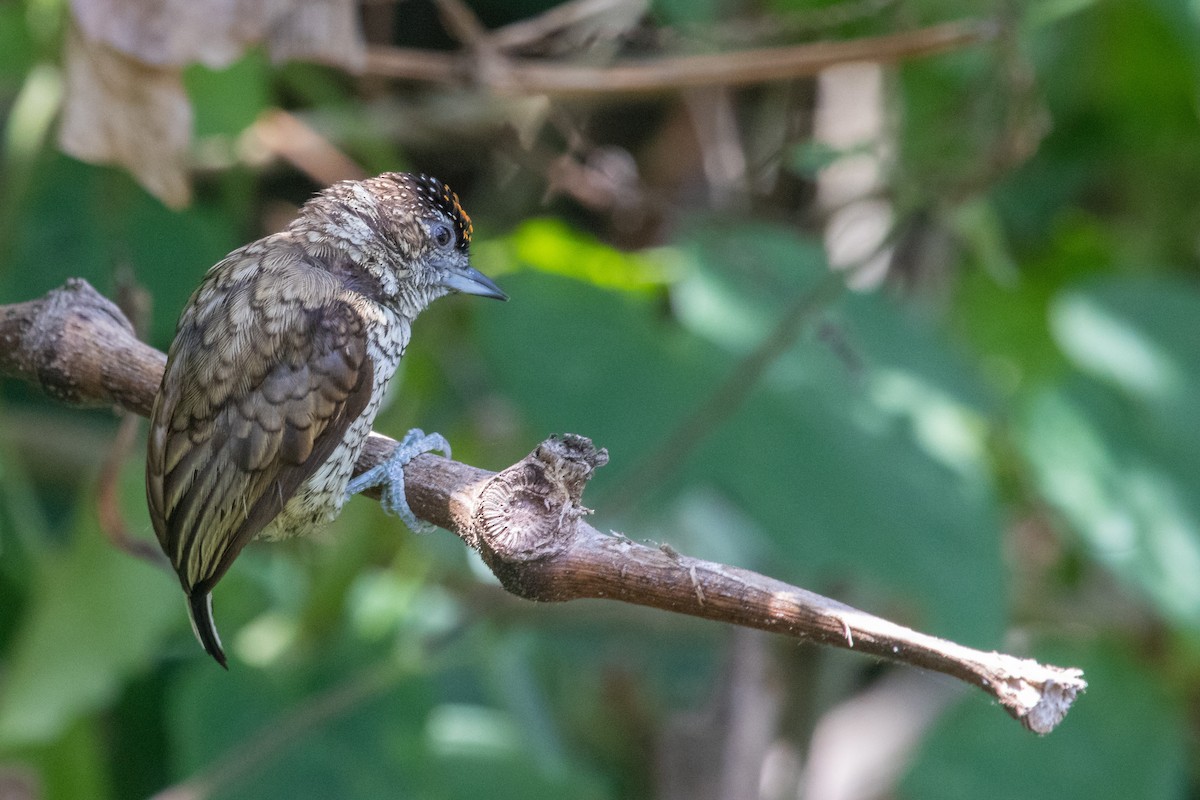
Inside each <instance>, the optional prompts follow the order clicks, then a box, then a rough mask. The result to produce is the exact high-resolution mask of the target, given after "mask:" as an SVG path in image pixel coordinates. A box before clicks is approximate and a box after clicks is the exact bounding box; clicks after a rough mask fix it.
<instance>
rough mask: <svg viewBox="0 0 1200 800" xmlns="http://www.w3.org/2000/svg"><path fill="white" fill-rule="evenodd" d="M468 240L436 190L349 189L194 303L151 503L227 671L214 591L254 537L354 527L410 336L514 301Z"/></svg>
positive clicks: (409, 181)
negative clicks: (464, 296)
mask: <svg viewBox="0 0 1200 800" xmlns="http://www.w3.org/2000/svg"><path fill="white" fill-rule="evenodd" d="M470 237H471V223H470V219H469V218H468V217H467V215H466V214H465V213H464V212H463V211H462V208H461V206H460V205H459V204H458V198H457V197H456V196H455V195H454V194H453V193H452V192H450V190H449V189H447V188H446V186H445V185H444V184H442V183H441V182H440V181H437V180H436V179H433V178H428V177H426V176H414V175H407V174H401V173H387V174H384V175H380V176H379V177H376V178H371V179H369V180H366V181H346V182H343V183H339V184H335V185H334V186H331V187H330V188H329V189H326V190H325V191H324V192H322V193H320V194H318V195H317V196H316V197H314V198H313V199H312V200H310V201H309V202H308V203H306V204H305V206H304V207H303V208H302V209H301V210H300V214H299V216H298V217H297V219H296V221H295V222H293V223H292V224H291V225H290V226H289V227H288V229H287V230H285V231H282V232H280V233H276V234H273V235H271V236H268V237H266V238H264V239H260V240H259V241H257V242H254V243H252V244H249V245H246V246H245V247H242V248H241V249H239V250H235V251H234V252H233V253H231V254H230V255H229V256H228V257H226V258H225V259H224V260H223V261H221V262H220V263H219V264H217V265H216V266H214V267H213V268H212V269H211V270H209V272H208V274H207V275H206V276H205V278H204V281H203V282H202V283H201V285H200V287H199V289H197V290H196V292H195V293H194V294H193V295H192V297H191V299H190V300H189V301H188V304H187V306H186V308H185V309H184V311H183V314H182V316H181V317H180V320H179V326H178V330H177V333H176V337H175V341H174V343H173V344H172V345H171V349H170V352H169V354H168V358H167V367H166V372H165V373H164V375H163V382H162V386H161V388H160V390H159V394H158V397H157V398H156V401H155V404H154V410H153V412H152V415H151V425H150V441H149V449H148V455H147V464H146V495H147V499H148V502H149V507H150V518H151V520H152V522H153V524H154V530H155V533H156V534H157V535H158V541H159V543H160V544H161V545H162V548H163V551H164V552H165V553H166V554H167V556H168V557H169V558H170V560H171V563H172V564H173V565H174V567H175V570H176V572H177V573H178V575H179V581H180V583H181V584H182V586H183V589H184V592H185V593H186V594H187V596H188V599H189V612H190V614H191V618H192V624H193V628H194V629H195V631H196V635H197V638H199V639H200V642H201V644H202V645H203V646H204V648H205V650H207V651H208V652H209V653H210V654H211V655H212V656H213V657H214V658H216V659H217V661H218V662H220V663H221V664H222V665H224V664H225V656H224V653H223V652H222V650H221V646H220V640H219V639H218V637H217V633H216V628H215V626H214V625H213V622H212V613H211V595H210V593H211V591H212V588H213V586H215V585H216V583H217V582H218V581H219V580H220V579H221V577H222V576H223V575H224V574H225V572H226V571H227V570H228V569H229V566H230V565H231V564H232V563H233V561H234V559H235V558H237V555H238V553H239V552H241V550H242V548H243V547H244V546H245V545H246V544H247V543H248V542H249V541H250V540H251V539H253V538H255V537H256V536H260V535H265V536H270V537H277V536H288V535H294V534H299V533H305V532H308V531H310V530H312V529H313V528H316V527H319V526H320V525H322V524H324V523H326V522H328V521H329V520H331V519H333V517H335V516H336V515H337V513H338V512H339V511H340V510H341V507H342V504H343V502H344V500H345V494H346V484H347V481H348V480H349V478H350V475H351V472H352V471H353V468H354V464H355V462H356V461H357V459H358V456H359V453H360V452H361V450H362V446H363V443H364V442H365V440H366V437H367V435H368V434H369V433H370V431H371V424H372V422H373V420H374V418H375V413H376V411H378V409H379V403H380V401H381V399H382V397H383V393H384V391H385V390H386V388H387V384H388V381H389V380H390V379H391V377H392V374H393V373H394V372H395V369H396V366H397V364H398V362H399V360H400V357H401V355H403V353H404V349H405V347H406V346H407V344H408V340H409V334H410V330H411V324H412V321H413V319H415V318H416V316H417V314H419V313H420V312H421V310H422V309H424V308H425V306H427V305H428V304H429V303H430V302H431V301H432V300H434V299H436V298H437V297H440V296H442V295H444V294H447V293H448V292H451V291H459V292H465V293H470V294H479V295H483V296H490V297H498V298H503V297H504V294H503V292H501V291H500V290H499V288H497V287H496V285H495V284H494V283H492V282H491V281H490V280H488V279H487V278H486V277H484V276H483V275H482V274H480V273H479V272H477V271H475V270H474V269H472V268H471V267H470V266H469V264H468V261H467V255H468V247H469V244H470Z"/></svg>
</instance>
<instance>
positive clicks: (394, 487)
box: [346, 428, 450, 533]
mask: <svg viewBox="0 0 1200 800" xmlns="http://www.w3.org/2000/svg"><path fill="white" fill-rule="evenodd" d="M433 452H438V453H441V454H442V455H444V456H445V457H446V458H449V457H450V443H449V442H447V441H446V437H444V436H442V435H441V434H440V433H430V434H426V433H425V431H423V430H421V429H420V428H413V429H412V430H411V431H409V432H408V433H406V434H404V438H403V439H401V440H400V444H398V445H396V449H395V450H393V451H392V454H391V455H390V456H389V457H388V460H387V461H385V462H383V463H382V464H380V465H378V466H376V467H372V468H371V469H369V470H367V471H366V472H364V473H363V474H361V475H359V476H358V477H357V478H354V479H353V480H351V481H350V482H349V483H348V484H346V499H350V497H352V496H354V495H356V494H358V493H359V492H361V491H364V490H366V489H373V488H374V487H376V486H379V487H381V489H382V492H381V497H380V499H379V504H380V505H381V506H383V510H384V511H386V512H387V513H389V514H395V515H396V516H398V517H400V519H401V520H402V521H403V522H404V524H405V525H407V526H408V527H409V529H410V530H411V531H412V532H413V533H431V532H433V531H435V530H437V526H436V525H434V524H433V523H431V522H423V521H421V520H419V519H417V515H416V514H414V513H413V512H412V509H411V508H409V507H408V499H407V498H406V497H405V496H404V467H405V466H407V465H408V462H410V461H412V460H413V459H414V458H416V457H417V456H419V455H421V454H422V453H433Z"/></svg>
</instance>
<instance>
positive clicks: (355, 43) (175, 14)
mask: <svg viewBox="0 0 1200 800" xmlns="http://www.w3.org/2000/svg"><path fill="white" fill-rule="evenodd" d="M71 8H72V10H73V11H74V14H75V19H76V21H77V22H78V24H79V27H80V30H81V31H82V32H83V33H84V34H85V35H86V36H87V37H89V38H91V39H94V40H96V41H100V42H104V43H105V44H108V45H110V46H111V47H113V48H115V49H117V50H119V51H121V52H122V53H125V54H127V55H129V56H132V57H134V58H137V59H139V60H141V61H144V62H146V63H147V64H154V65H157V66H175V67H181V66H184V65H186V64H191V63H200V64H204V65H206V66H209V67H213V68H218V67H223V66H227V65H228V64H231V63H232V62H234V61H236V60H237V59H238V58H239V57H241V54H242V53H243V52H244V51H245V50H246V48H247V47H249V46H251V45H254V44H258V43H260V42H263V43H265V44H266V46H267V51H268V52H269V53H270V54H271V58H272V59H274V60H275V61H284V60H288V59H300V60H308V61H321V62H325V63H328V64H333V65H335V66H340V67H343V68H345V69H349V70H357V69H361V68H362V66H363V62H364V60H365V50H364V43H363V37H362V32H361V31H360V30H359V25H358V17H357V9H356V6H355V3H354V0H271V1H269V2H262V0H72V2H71Z"/></svg>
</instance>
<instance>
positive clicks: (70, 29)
mask: <svg viewBox="0 0 1200 800" xmlns="http://www.w3.org/2000/svg"><path fill="white" fill-rule="evenodd" d="M468 2H469V6H468V5H464V4H462V3H456V2H450V1H449V0H443V1H442V2H437V3H434V2H424V0H420V1H419V0H366V1H365V2H363V3H361V4H355V3H353V2H349V0H345V1H344V2H343V0H321V1H320V2H301V1H300V0H297V2H294V3H289V2H280V3H272V4H257V3H216V2H212V0H197V1H196V2H182V1H179V2H172V1H171V0H159V1H158V2H152V3H145V2H133V1H132V0H77V1H76V2H66V0H16V1H15V2H14V1H13V0H9V1H8V2H0V131H2V135H3V138H2V141H0V303H12V302H18V301H23V300H29V299H33V298H36V297H38V296H40V295H42V294H43V293H44V292H46V291H47V290H49V289H51V288H54V287H56V286H58V285H60V284H61V283H62V282H63V281H64V280H65V279H66V278H68V277H72V276H79V277H83V278H86V279H87V280H88V281H90V282H91V283H92V284H93V285H95V286H96V287H97V288H99V289H100V290H101V291H102V292H104V293H105V294H107V295H108V296H110V297H113V298H114V299H117V300H119V301H120V302H121V303H122V305H123V307H124V308H125V309H127V311H128V312H129V313H130V315H131V317H132V318H134V319H135V320H136V321H137V323H138V325H139V327H140V329H141V331H142V334H143V336H144V337H145V338H146V339H147V340H148V341H149V342H151V343H152V344H154V345H155V346H157V347H159V348H161V349H165V348H166V347H167V346H168V344H169V342H170V339H171V335H172V331H173V328H174V324H175V320H176V318H177V316H178V314H179V311H180V309H181V308H182V306H183V304H184V302H185V301H186V299H187V297H188V295H189V293H190V292H191V291H192V289H193V288H194V287H195V286H196V285H197V284H198V282H199V280H200V278H201V276H202V275H203V273H204V271H205V270H206V269H207V268H208V267H209V266H210V265H212V264H213V263H215V262H216V261H218V260H219V259H220V258H221V257H222V256H224V255H225V254H226V253H227V252H229V251H230V250H232V249H234V248H236V247H238V246H240V245H241V244H243V243H245V242H247V241H250V240H252V239H255V238H258V237H259V236H262V235H264V234H266V233H268V232H271V231H275V230H278V229H280V228H281V227H283V226H284V225H286V224H287V222H288V221H289V220H290V219H291V218H292V217H293V216H294V214H295V212H296V209H297V208H298V206H299V204H300V203H302V202H303V201H304V200H305V199H306V198H307V197H308V196H310V195H311V194H312V193H313V192H314V191H316V190H317V189H319V188H320V187H321V186H323V185H325V184H327V183H329V182H331V181H334V180H338V179H341V178H347V177H360V176H363V175H366V174H373V173H377V172H381V171H387V170H412V171H423V172H428V173H431V174H435V175H438V176H439V177H441V178H443V179H444V180H446V181H447V182H448V183H449V184H450V185H451V186H452V187H453V188H454V189H455V190H456V191H457V192H458V194H459V196H460V197H461V198H462V201H463V204H464V206H465V207H466V208H467V209H468V211H469V212H470V214H471V215H472V217H473V219H474V222H475V230H476V240H475V244H474V246H473V258H474V262H475V265H476V266H477V267H479V268H480V269H481V270H482V271H484V272H486V273H487V274H489V275H491V276H493V277H495V278H496V279H497V281H498V282H499V284H500V285H501V286H503V287H504V289H505V291H507V292H508V293H509V295H511V297H512V301H511V302H509V303H507V304H499V303H487V302H482V301H479V300H475V299H471V298H465V297H458V298H451V299H448V300H444V301H441V302H439V303H438V304H436V305H435V306H434V307H433V308H431V309H430V310H429V311H427V312H426V313H425V314H424V316H423V317H422V318H421V319H420V320H419V321H418V323H417V325H416V329H415V334H414V338H413V343H412V346H411V347H410V349H409V351H408V354H407V355H406V357H405V359H404V362H403V364H402V366H401V368H400V373H399V375H398V377H397V379H396V381H395V382H394V387H395V391H394V394H393V396H392V397H391V399H390V401H389V403H388V405H387V407H386V408H385V410H384V411H383V412H382V413H381V415H380V417H379V419H378V421H377V423H376V428H377V429H378V430H381V431H384V432H387V433H390V434H392V435H399V434H401V433H403V432H404V431H405V430H407V429H408V428H409V427H413V426H420V427H423V428H425V429H426V430H438V431H441V432H442V433H444V434H446V435H447V436H448V437H449V439H450V440H451V441H452V442H453V444H454V450H455V456H456V457H457V458H458V459H460V460H463V461H466V462H468V463H472V464H475V465H478V466H481V467H487V468H491V469H499V468H502V467H504V466H507V465H508V464H510V463H512V462H513V461H515V460H517V459H519V458H520V457H522V456H523V455H524V454H525V453H527V452H528V451H529V450H530V449H532V448H533V447H534V446H535V445H536V444H537V443H538V442H539V441H541V439H543V438H544V437H545V436H547V435H549V434H551V433H561V432H575V433H581V434H584V435H587V436H589V437H591V438H593V439H594V440H595V441H596V442H597V444H599V445H601V446H604V447H607V448H608V449H609V452H610V454H611V463H610V464H609V465H608V466H607V467H605V468H604V469H603V470H601V471H600V473H599V475H598V477H597V478H596V479H595V481H594V482H593V484H592V485H591V487H590V488H589V490H588V493H587V495H586V496H585V498H584V500H585V502H586V503H587V504H588V505H589V506H592V507H593V508H595V509H596V512H597V513H596V515H595V517H594V518H593V522H594V523H595V524H596V525H597V527H599V528H601V529H603V530H608V529H613V530H619V531H622V532H624V533H625V534H626V535H628V536H629V537H630V538H632V539H635V540H639V541H645V542H648V543H651V544H658V543H666V544H669V545H670V546H671V547H673V548H675V549H676V550H678V551H680V552H684V553H688V554H690V555H695V556H699V557H703V558H708V559H713V560H717V561H722V562H726V563H731V564H736V565H739V566H743V567H748V568H751V569H755V570H759V571H761V572H764V573H766V574H768V575H770V576H772V577H776V578H779V579H782V580H785V581H788V582H790V583H794V584H798V585H801V586H805V587H807V588H811V589H813V590H816V591H819V592H822V593H825V594H829V595H831V596H834V597H836V598H838V599H841V600H843V601H846V602H848V603H851V604H854V605H856V606H858V607H860V608H863V609H865V610H868V611H871V612H872V613H876V614H880V615H882V616H885V617H888V618H890V619H893V620H895V621H897V622H901V623H904V624H906V625H910V626H912V627H915V628H917V629H919V630H923V631H926V632H929V633H932V634H935V635H938V636H942V637H946V638H950V639H954V640H956V641H959V642H962V643H963V644H967V645H970V646H973V647H977V648H981V649H985V650H992V649H996V650H1002V651H1007V652H1012V653H1015V654H1019V655H1028V656H1031V657H1036V658H1039V659H1043V660H1046V661H1050V662H1052V663H1056V664H1060V665H1063V666H1079V667H1082V668H1084V669H1085V670H1086V677H1087V679H1088V681H1089V683H1090V689H1089V690H1088V693H1087V694H1086V695H1084V696H1082V697H1081V698H1080V700H1079V701H1078V702H1077V704H1076V707H1075V708H1074V709H1073V710H1072V712H1071V713H1070V714H1069V715H1068V717H1067V719H1066V720H1065V722H1064V723H1063V724H1062V725H1061V726H1060V728H1059V729H1058V730H1056V731H1055V732H1054V733H1052V734H1051V735H1049V736H1048V737H1045V738H1041V739H1039V738H1037V737H1035V736H1033V735H1032V734H1030V733H1027V732H1025V731H1024V730H1022V729H1021V728H1020V726H1019V725H1018V724H1017V723H1015V722H1013V721H1012V720H1011V719H1009V718H1008V716H1007V715H1006V714H1005V713H1004V712H1003V710H1002V709H1000V708H999V707H998V706H996V705H995V704H994V703H992V702H991V701H990V700H989V699H988V698H987V697H986V696H985V695H984V694H982V693H980V692H977V691H974V690H967V689H965V688H963V687H960V686H959V685H958V684H957V683H956V682H955V681H952V680H950V679H948V678H943V677H941V676H934V675H930V674H926V673H922V672H919V671H915V670H912V669H908V668H905V667H899V666H895V665H891V664H885V663H880V662H878V661H875V660H873V659H870V658H865V657H861V656H858V655H856V654H854V653H845V652H841V651H832V650H828V649H822V648H817V647H814V646H812V645H806V644H801V643H798V642H796V641H794V640H790V639H785V638H782V637H773V636H767V635H762V634H758V633H752V632H746V631H737V630H733V629H731V628H729V627H727V626H723V625H718V624H713V623H706V622H701V621H697V620H692V619H688V618H684V617H677V616H673V615H671V614H668V613H666V612H656V611H649V610H644V609H638V608H632V607H627V606H623V605H620V604H617V603H606V602H600V601H589V602H576V603H569V604H564V605H561V606H551V605H537V604H533V603H529V602H525V601H521V600H518V599H516V598H513V597H511V596H509V595H506V594H505V593H504V592H503V591H502V590H501V589H500V588H499V586H498V585H497V583H496V581H495V580H494V579H493V578H492V577H491V576H490V574H489V573H488V572H487V570H486V569H485V568H484V567H482V565H481V564H480V563H479V561H478V559H477V558H476V557H475V556H474V555H473V554H472V553H471V552H469V551H468V550H466V549H465V548H464V547H463V545H462V544H461V543H460V542H459V541H458V540H457V539H456V538H454V537H453V536H451V535H449V534H447V533H446V532H444V531H439V532H438V533H435V534H432V535H429V536H423V537H417V536H414V535H412V534H411V533H409V532H408V531H407V530H405V529H404V528H403V526H402V525H401V524H400V523H399V522H398V521H397V520H395V519H392V518H388V517H385V516H384V514H383V513H382V512H381V510H380V509H379V507H378V505H377V504H375V503H372V502H368V501H365V500H357V501H354V502H352V503H350V504H349V505H348V506H347V508H346V510H345V512H344V513H343V514H342V516H341V518H340V519H339V520H338V521H337V522H336V523H335V524H334V525H333V526H331V528H330V529H329V531H328V533H327V535H325V536H324V537H323V538H321V539H320V540H318V541H288V542H284V543H274V544H260V545H254V546H251V547H250V548H248V549H247V550H246V551H245V553H244V554H243V555H242V557H241V558H240V559H239V561H238V563H237V565H236V566H235V568H234V569H233V570H232V571H231V572H230V573H229V575H228V576H227V577H226V578H225V579H224V581H223V582H222V583H221V585H220V586H219V588H218V589H217V591H216V593H215V605H216V611H217V618H218V620H219V622H220V624H221V630H222V633H223V634H224V638H225V642H226V645H227V649H228V651H229V652H230V656H231V669H230V671H229V672H228V673H226V672H224V671H222V670H220V669H219V668H217V667H216V666H215V665H214V664H213V663H212V661H211V660H210V659H208V658H206V657H205V656H204V655H203V654H202V653H201V651H200V649H199V647H198V646H197V644H196V643H195V641H194V640H193V638H192V635H191V632H190V630H189V628H188V624H187V620H186V615H185V612H184V605H183V602H182V598H181V596H180V592H179V589H178V585H177V583H176V581H175V580H174V578H173V577H171V576H168V575H166V574H164V573H162V572H160V571H157V570H155V569H154V568H152V567H151V566H149V565H147V564H146V563H144V562H142V561H139V560H137V559H135V558H132V557H131V556H130V555H128V554H127V553H125V552H123V551H122V550H120V549H118V548H116V547H114V546H113V545H112V544H110V542H109V537H110V536H111V535H113V534H114V533H120V532H121V530H122V529H126V530H127V532H128V534H129V535H130V536H132V537H133V538H134V539H135V540H142V541H146V540H152V539H153V536H152V533H151V531H150V526H149V522H148V519H147V515H146V512H145V501H144V497H143V489H142V482H143V475H142V470H143V467H142V452H143V447H144V435H145V423H144V421H139V426H138V427H137V429H136V433H135V434H134V439H135V441H133V442H131V443H129V444H128V445H127V446H123V445H122V444H121V443H120V442H119V441H118V440H119V438H120V437H118V429H119V426H120V425H121V421H120V418H119V417H118V415H117V414H115V413H114V411H113V410H111V409H99V410H88V411H81V410H77V409H71V408H66V407H63V406H60V405H56V404H55V403H54V402H53V401H51V400H49V399H48V398H46V397H44V396H41V395H40V394H38V393H37V392H36V391H35V390H33V389H31V388H29V387H27V386H25V385H23V384H21V383H18V382H16V381H12V380H5V381H2V382H0V798H4V800H24V799H25V798H43V797H44V798H60V797H61V798H128V797H150V796H156V795H157V796H159V797H164V798H174V799H176V800H178V799H179V798H188V799H189V800H191V799H193V798H196V799H198V798H209V797H212V798H263V797H305V798H307V797H339V798H375V797H414V798H476V797H488V798H509V797H511V798H541V797H553V798H589V799H590V798H596V799H601V798H700V799H701V800H707V799H708V798H714V799H715V798H765V799H770V800H775V799H777V798H804V799H806V800H851V799H855V798H858V799H865V798H892V797H895V798H961V797H972V798H1027V797H1064V798H1075V797H1086V798H1130V797H1138V798H1168V797H1171V798H1175V797H1200V772H1198V771H1197V768H1196V765H1197V763H1200V757H1198V751H1200V426H1198V425H1197V414H1196V411H1195V405H1196V401H1195V398H1196V396H1197V392H1200V284H1198V283H1197V262H1198V256H1200V239H1198V237H1197V231H1198V230H1200V124H1198V117H1197V114H1198V99H1200V92H1198V87H1200V83H1198V79H1200V6H1198V5H1197V4H1196V3H1194V2H1185V0H1153V1H1152V2H1143V3H1130V2H1123V0H1047V1H1046V2H1023V1H1021V0H1016V1H1015V2H1007V3H983V4H981V3H975V2H967V0H840V1H838V2H830V1H829V0H703V2H688V0H575V1H574V2H568V3H563V4H561V5H559V4H557V3H555V2H554V1H553V0H516V1H513V0H510V1H508V2H501V0H468ZM767 48H771V49H770V50H769V51H767V52H765V53H764V52H763V51H764V49H767ZM871 59H878V60H875V61H873V60H871ZM1189 398H1191V399H1189ZM128 432H129V433H133V429H129V431H128ZM106 534H107V535H106Z"/></svg>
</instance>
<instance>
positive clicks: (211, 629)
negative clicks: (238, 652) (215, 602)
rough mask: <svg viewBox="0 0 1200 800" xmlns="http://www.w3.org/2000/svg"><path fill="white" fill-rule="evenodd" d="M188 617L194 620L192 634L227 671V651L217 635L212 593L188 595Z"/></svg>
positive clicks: (205, 650)
mask: <svg viewBox="0 0 1200 800" xmlns="http://www.w3.org/2000/svg"><path fill="white" fill-rule="evenodd" d="M188 616H189V617H191V620H192V633H194V634H196V638H197V639H198V640H199V641H200V646H201V647H203V648H204V652H206V653H208V654H209V655H210V656H212V657H213V658H215V659H216V660H217V663H218V664H220V665H221V666H222V667H224V668H225V669H229V665H228V664H227V663H225V651H224V650H222V649H221V637H220V636H218V635H217V625H216V623H215V622H213V616H212V593H211V592H196V593H195V594H189V595H188Z"/></svg>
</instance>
